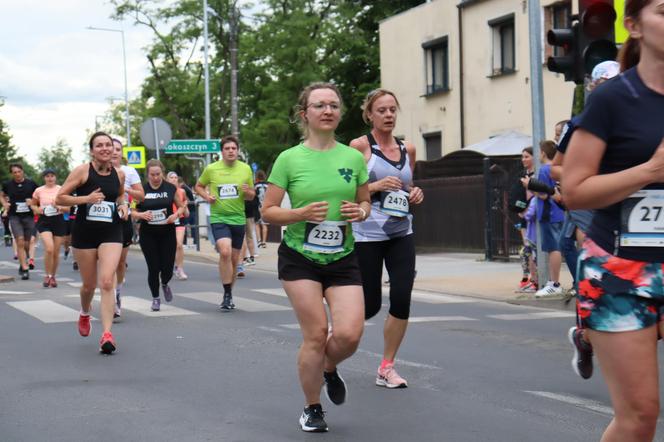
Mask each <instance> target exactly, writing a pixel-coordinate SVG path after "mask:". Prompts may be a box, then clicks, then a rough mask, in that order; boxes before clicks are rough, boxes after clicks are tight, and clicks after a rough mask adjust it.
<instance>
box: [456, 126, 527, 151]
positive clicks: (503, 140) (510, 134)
mask: <svg viewBox="0 0 664 442" xmlns="http://www.w3.org/2000/svg"><path fill="white" fill-rule="evenodd" d="M532 145H533V139H532V137H531V136H530V135H526V134H522V133H521V132H516V131H507V132H503V133H502V134H498V135H496V136H493V137H490V138H488V139H486V140H483V141H480V142H479V143H475V144H471V145H470V146H466V147H464V148H463V150H473V151H475V152H479V153H481V154H484V155H487V156H505V155H521V151H522V150H523V149H525V148H526V147H529V146H532Z"/></svg>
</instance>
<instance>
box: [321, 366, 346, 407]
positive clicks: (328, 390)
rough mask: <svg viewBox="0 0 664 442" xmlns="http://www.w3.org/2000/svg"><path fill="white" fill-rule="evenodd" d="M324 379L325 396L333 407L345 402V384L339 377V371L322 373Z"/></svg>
mask: <svg viewBox="0 0 664 442" xmlns="http://www.w3.org/2000/svg"><path fill="white" fill-rule="evenodd" d="M323 378H324V379H325V394H326V395H327V398H328V399H329V400H330V402H332V403H333V404H334V405H341V404H343V403H344V402H346V393H347V389H346V382H344V380H343V378H342V377H341V376H340V375H339V370H334V371H333V372H327V371H324V372H323Z"/></svg>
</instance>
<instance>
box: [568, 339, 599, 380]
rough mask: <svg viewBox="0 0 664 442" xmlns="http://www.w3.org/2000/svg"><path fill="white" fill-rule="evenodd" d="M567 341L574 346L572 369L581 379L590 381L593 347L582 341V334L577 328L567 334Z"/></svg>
mask: <svg viewBox="0 0 664 442" xmlns="http://www.w3.org/2000/svg"><path fill="white" fill-rule="evenodd" d="M567 339H569V342H570V343H571V344H572V345H573V346H574V357H572V368H573V369H574V372H575V373H576V374H578V375H579V376H581V377H582V378H583V379H590V377H591V376H592V375H593V346H592V345H591V344H590V342H586V341H585V340H584V339H583V332H582V331H581V330H579V329H578V328H577V327H571V328H570V329H569V331H568V332H567Z"/></svg>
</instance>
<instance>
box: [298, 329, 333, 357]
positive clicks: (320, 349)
mask: <svg viewBox="0 0 664 442" xmlns="http://www.w3.org/2000/svg"><path fill="white" fill-rule="evenodd" d="M326 345H327V328H325V327H320V328H318V329H317V330H316V331H314V332H311V333H307V334H306V336H304V339H303V342H302V348H303V349H306V350H309V351H312V352H315V353H325V346H326Z"/></svg>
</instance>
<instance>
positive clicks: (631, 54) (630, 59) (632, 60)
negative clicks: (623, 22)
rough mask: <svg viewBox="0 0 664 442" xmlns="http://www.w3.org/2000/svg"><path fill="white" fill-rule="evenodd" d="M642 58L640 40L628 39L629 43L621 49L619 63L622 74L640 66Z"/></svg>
mask: <svg viewBox="0 0 664 442" xmlns="http://www.w3.org/2000/svg"><path fill="white" fill-rule="evenodd" d="M640 58H641V44H640V42H639V40H636V39H633V38H632V37H628V38H627V41H625V43H624V44H623V46H622V48H620V53H619V54H618V62H619V63H620V72H624V71H626V70H627V69H631V68H633V67H634V66H636V65H637V64H639V59H640Z"/></svg>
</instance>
